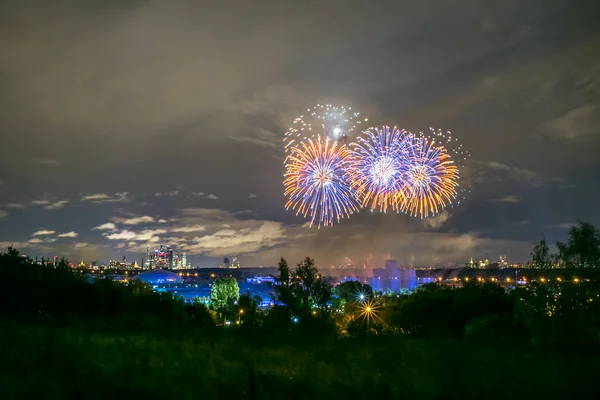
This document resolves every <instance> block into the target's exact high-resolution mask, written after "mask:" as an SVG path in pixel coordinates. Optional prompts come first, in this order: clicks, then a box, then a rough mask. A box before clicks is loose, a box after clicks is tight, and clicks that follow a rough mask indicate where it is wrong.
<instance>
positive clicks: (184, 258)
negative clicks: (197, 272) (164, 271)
mask: <svg viewBox="0 0 600 400" xmlns="http://www.w3.org/2000/svg"><path fill="white" fill-rule="evenodd" d="M181 264H182V267H183V268H185V267H187V255H186V254H185V252H184V253H183V254H182V255H181Z"/></svg>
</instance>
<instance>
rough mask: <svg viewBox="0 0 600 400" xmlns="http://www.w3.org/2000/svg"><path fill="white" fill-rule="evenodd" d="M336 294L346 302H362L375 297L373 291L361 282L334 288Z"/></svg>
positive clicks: (345, 283)
mask: <svg viewBox="0 0 600 400" xmlns="http://www.w3.org/2000/svg"><path fill="white" fill-rule="evenodd" d="M334 292H335V294H337V295H338V297H339V298H340V299H342V300H344V301H346V302H351V301H361V300H365V299H367V298H369V297H373V289H372V288H371V286H369V285H366V284H365V285H363V284H362V283H360V282H359V281H346V282H342V283H340V284H339V285H337V286H336V287H335V288H334Z"/></svg>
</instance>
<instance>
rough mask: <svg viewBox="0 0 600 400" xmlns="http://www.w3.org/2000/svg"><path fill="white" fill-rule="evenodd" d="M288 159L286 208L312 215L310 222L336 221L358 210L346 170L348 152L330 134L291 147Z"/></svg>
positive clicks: (286, 163)
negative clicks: (328, 136)
mask: <svg viewBox="0 0 600 400" xmlns="http://www.w3.org/2000/svg"><path fill="white" fill-rule="evenodd" d="M289 151H290V154H289V155H288V156H287V158H286V160H285V167H286V172H285V174H284V182H283V183H284V187H285V189H284V194H285V195H286V196H288V197H289V199H288V202H287V203H286V209H290V208H292V209H294V210H295V211H296V215H298V214H302V215H303V216H304V217H305V218H306V217H307V216H310V225H311V226H312V225H313V223H315V221H317V224H318V226H319V227H320V226H321V225H333V224H334V222H336V221H337V222H339V221H340V219H342V218H344V217H349V216H350V214H352V213H353V212H354V211H358V207H357V202H356V200H355V198H354V196H353V195H352V191H351V190H350V186H349V183H348V180H347V177H346V174H345V171H346V168H347V165H348V162H349V160H350V159H349V152H348V149H347V148H346V146H340V145H338V144H337V143H336V142H335V141H333V140H330V139H329V138H325V139H322V138H321V136H317V137H316V138H314V139H313V138H308V139H306V140H305V141H303V142H301V143H300V144H299V145H298V146H294V147H292V148H290V150H289Z"/></svg>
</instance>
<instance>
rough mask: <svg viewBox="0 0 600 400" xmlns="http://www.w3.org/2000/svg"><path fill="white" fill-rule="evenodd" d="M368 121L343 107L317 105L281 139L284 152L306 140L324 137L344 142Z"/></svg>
mask: <svg viewBox="0 0 600 400" xmlns="http://www.w3.org/2000/svg"><path fill="white" fill-rule="evenodd" d="M367 121H368V119H367V118H361V117H360V113H358V112H354V111H352V109H351V108H345V107H343V106H339V107H337V106H332V105H331V104H317V105H316V106H315V107H313V108H309V109H308V110H306V114H304V115H301V116H300V117H298V118H296V119H295V120H294V122H293V124H292V126H291V127H290V128H289V129H288V131H287V132H286V133H285V137H284V138H283V141H284V146H285V151H286V153H287V152H289V151H290V150H291V149H292V148H293V147H296V146H299V144H300V142H302V141H303V140H304V139H306V138H315V137H317V136H321V137H326V138H329V139H330V140H332V141H334V142H339V141H341V142H345V141H346V140H347V138H348V137H352V136H353V135H354V134H355V133H356V132H360V128H361V126H362V125H364V124H365V123H366V122H367Z"/></svg>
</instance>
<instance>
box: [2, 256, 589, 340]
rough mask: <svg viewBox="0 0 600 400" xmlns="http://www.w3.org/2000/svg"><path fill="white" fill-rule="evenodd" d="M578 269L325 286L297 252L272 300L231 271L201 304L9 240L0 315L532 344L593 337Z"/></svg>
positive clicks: (252, 333) (169, 328) (136, 326)
mask: <svg viewBox="0 0 600 400" xmlns="http://www.w3.org/2000/svg"><path fill="white" fill-rule="evenodd" d="M590 272H591V271H588V273H587V274H585V276H586V277H585V278H583V277H582V278H569V279H566V278H565V279H560V278H548V279H542V280H539V279H538V280H534V281H531V282H529V283H528V284H527V285H526V286H524V287H518V288H516V289H515V290H513V291H511V292H510V293H508V292H506V291H505V290H504V289H503V288H502V287H500V286H499V285H497V284H495V283H493V282H486V283H478V282H465V284H464V286H463V287H462V288H450V287H446V286H443V285H441V286H440V285H436V284H429V285H425V286H423V287H422V288H420V289H419V290H417V291H416V292H414V293H413V294H410V295H400V294H392V295H390V294H387V295H382V294H377V293H374V292H373V290H372V289H371V287H369V286H368V285H363V284H361V283H360V282H344V283H342V284H340V285H338V286H337V287H332V286H331V285H330V283H329V282H328V281H327V279H326V278H323V277H322V276H321V275H320V274H319V271H318V269H317V268H316V266H315V263H314V260H312V259H310V258H306V259H305V260H303V261H302V262H301V263H299V264H298V265H297V267H296V268H293V269H292V268H290V267H289V265H288V263H287V262H286V260H284V259H281V261H280V262H279V277H278V281H279V282H278V284H277V285H275V286H274V287H273V290H274V294H275V298H276V300H277V305H276V306H275V307H272V308H270V309H269V310H266V311H265V310H261V309H260V308H259V307H258V305H259V303H260V301H261V299H260V298H257V297H251V296H250V295H249V294H248V293H242V294H241V295H240V293H239V288H238V285H237V282H236V281H235V280H234V279H227V278H224V279H217V280H215V282H214V283H213V286H212V297H211V301H210V305H209V306H208V307H207V306H206V305H205V304H201V303H200V302H196V303H194V304H186V303H184V302H183V301H182V300H181V299H179V298H177V297H173V296H172V295H170V294H168V293H157V292H154V291H153V290H152V289H151V288H150V287H148V286H147V285H145V284H143V283H141V282H139V281H137V280H132V281H129V282H127V283H120V282H113V281H111V280H110V279H97V280H91V281H88V278H87V276H86V275H83V274H80V273H78V272H76V271H74V270H72V269H70V268H68V267H67V266H66V263H59V265H58V266H56V267H52V266H41V265H37V264H35V263H32V262H31V260H28V259H26V258H23V257H21V256H19V253H18V251H16V250H14V249H9V251H8V252H7V253H4V254H2V255H0V274H1V275H2V278H3V282H5V283H6V284H5V287H4V290H2V291H0V301H2V304H5V305H7V306H6V307H3V308H2V312H1V316H2V318H3V319H4V320H5V321H21V322H30V323H40V322H43V323H46V324H55V325H63V326H66V325H70V324H75V325H85V326H91V327H93V328H94V329H109V330H119V329H120V330H122V331H125V332H157V333H172V332H186V331H191V330H194V331H202V332H205V333H207V334H209V333H211V332H214V331H215V329H216V328H217V327H218V326H228V325H231V326H237V327H239V329H241V330H242V331H244V335H245V337H247V338H253V340H275V338H276V337H278V336H283V337H284V338H287V337H289V335H298V336H300V337H302V336H303V335H305V334H306V333H310V336H311V337H313V338H325V337H328V338H344V337H347V338H351V337H365V336H367V335H369V336H371V337H378V336H388V337H392V336H403V337H437V338H440V337H447V338H463V337H469V338H486V339H491V338H522V339H527V340H530V341H531V342H532V343H535V344H550V343H570V344H577V343H578V344H590V343H593V344H598V343H600V286H599V285H600V282H599V280H598V279H596V276H595V274H591V273H590Z"/></svg>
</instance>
